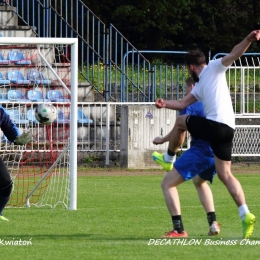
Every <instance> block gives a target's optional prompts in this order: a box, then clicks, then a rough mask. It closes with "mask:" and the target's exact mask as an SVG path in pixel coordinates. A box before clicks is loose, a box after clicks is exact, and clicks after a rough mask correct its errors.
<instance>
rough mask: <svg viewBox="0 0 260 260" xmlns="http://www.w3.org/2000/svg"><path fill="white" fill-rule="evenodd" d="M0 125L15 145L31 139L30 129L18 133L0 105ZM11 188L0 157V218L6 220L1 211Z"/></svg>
mask: <svg viewBox="0 0 260 260" xmlns="http://www.w3.org/2000/svg"><path fill="white" fill-rule="evenodd" d="M0 127H1V130H2V131H3V133H4V135H5V136H6V137H7V139H8V140H9V141H11V142H13V143H14V144H16V145H24V144H27V143H29V142H31V140H32V134H31V132H30V131H24V133H22V134H20V132H19V129H18V128H17V126H16V125H15V124H14V123H13V122H12V120H11V119H10V117H9V115H8V114H7V113H6V111H5V109H4V108H3V107H2V106H0ZM12 190H13V181H12V178H11V175H10V173H9V172H8V169H7V167H6V166H5V164H4V162H3V160H2V158H1V157H0V220H7V221H8V219H7V218H5V217H4V216H3V215H2V212H3V210H4V208H5V206H6V204H7V203H8V201H9V199H10V195H11V193H12Z"/></svg>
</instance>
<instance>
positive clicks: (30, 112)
mask: <svg viewBox="0 0 260 260" xmlns="http://www.w3.org/2000/svg"><path fill="white" fill-rule="evenodd" d="M26 119H27V120H29V122H30V123H33V124H36V125H38V124H39V122H38V121H37V119H36V117H35V110H34V109H29V110H27V112H26Z"/></svg>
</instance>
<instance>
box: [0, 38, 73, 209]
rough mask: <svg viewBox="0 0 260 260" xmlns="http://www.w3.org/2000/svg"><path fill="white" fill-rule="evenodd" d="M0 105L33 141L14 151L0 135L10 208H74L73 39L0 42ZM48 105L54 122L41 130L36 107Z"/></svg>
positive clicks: (12, 39)
mask: <svg viewBox="0 0 260 260" xmlns="http://www.w3.org/2000/svg"><path fill="white" fill-rule="evenodd" d="M0 41H1V45H0V64H1V66H0V102H1V104H2V106H3V107H4V108H5V109H6V112H7V113H8V114H9V116H10V117H11V119H12V120H13V122H14V123H15V124H16V125H17V127H18V129H19V130H20V132H21V133H22V132H23V131H24V130H28V129H29V130H30V131H32V133H33V140H32V142H31V143H29V144H27V145H26V146H15V145H13V144H11V143H10V142H9V140H8V139H7V138H6V137H5V135H4V134H3V133H2V132H1V134H0V138H1V139H0V144H1V146H0V156H2V158H3V160H4V162H5V163H6V165H7V167H8V169H9V171H10V174H11V175H12V178H13V180H14V187H15V188H14V191H13V193H12V196H11V199H10V201H9V206H12V207H23V206H25V205H27V206H31V205H35V206H38V207H41V206H49V207H56V206H57V205H62V206H64V207H65V208H69V209H72V210H75V209H76V208H77V200H76V197H77V193H76V188H77V174H76V171H77V97H78V92H77V87H78V86H77V85H78V82H77V78H78V75H77V74H78V73H77V72H78V64H77V55H78V53H77V50H78V42H77V39H75V38H70V39H68V38H21V37H1V39H0ZM41 103H51V104H53V105H54V106H55V107H56V109H57V118H56V120H55V121H54V122H53V123H52V124H51V125H42V124H40V123H39V122H38V121H37V120H36V118H35V114H34V112H35V108H36V107H37V105H39V104H41Z"/></svg>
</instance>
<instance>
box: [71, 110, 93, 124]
mask: <svg viewBox="0 0 260 260" xmlns="http://www.w3.org/2000/svg"><path fill="white" fill-rule="evenodd" d="M68 119H69V120H70V114H69V117H68ZM77 120H78V124H93V120H92V119H90V118H88V117H87V116H86V115H85V114H84V112H83V111H82V110H81V109H78V118H77Z"/></svg>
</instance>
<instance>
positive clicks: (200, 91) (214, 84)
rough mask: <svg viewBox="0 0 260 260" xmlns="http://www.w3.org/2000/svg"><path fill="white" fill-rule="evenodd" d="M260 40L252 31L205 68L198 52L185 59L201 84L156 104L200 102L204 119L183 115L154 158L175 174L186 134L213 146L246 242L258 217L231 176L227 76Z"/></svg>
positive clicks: (178, 106)
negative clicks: (174, 166)
mask: <svg viewBox="0 0 260 260" xmlns="http://www.w3.org/2000/svg"><path fill="white" fill-rule="evenodd" d="M258 40H260V30H255V31H252V32H251V33H250V34H248V36H247V37H246V38H244V39H243V40H242V41H241V42H240V43H239V44H237V45H236V46H235V47H234V48H233V49H232V51H231V52H230V53H229V54H228V55H226V56H224V57H223V58H221V59H217V60H213V61H211V62H209V64H208V65H207V64H206V57H205V55H204V54H203V53H202V52H201V51H199V50H195V51H192V52H190V53H188V54H187V55H186V56H185V61H186V64H187V68H188V71H189V74H190V75H191V76H192V77H193V79H194V80H195V81H196V82H198V84H196V86H195V88H194V89H193V90H192V92H191V93H190V94H189V95H187V96H185V97H184V98H183V99H182V100H163V99H161V98H160V99H158V100H156V102H155V106H156V107H157V108H169V109H174V110H182V109H183V108H185V107H187V106H188V105H190V104H192V103H194V102H196V101H198V100H201V101H202V103H203V107H204V113H205V118H203V117H199V116H193V115H183V116H179V117H177V119H176V122H175V125H174V128H173V130H172V135H171V138H170V142H169V147H168V151H167V153H165V154H164V155H163V154H160V155H158V154H157V155H156V156H157V160H156V158H155V157H154V156H153V158H154V160H155V161H156V162H157V163H158V164H160V165H162V166H163V168H164V169H165V170H167V171H171V170H172V163H173V161H174V156H175V153H176V152H177V151H178V149H179V147H180V146H181V145H182V143H183V141H184V137H185V135H184V134H183V133H184V132H185V131H189V132H190V134H191V135H192V136H193V137H194V138H195V139H202V140H204V141H207V142H209V143H210V145H211V148H212V150H213V152H214V157H215V166H216V171H217V174H218V176H219V178H220V180H221V181H222V182H223V183H224V184H225V185H226V187H227V189H228V191H229V193H230V195H231V196H232V198H233V199H234V201H235V203H236V205H237V206H238V210H239V215H240V217H241V220H242V227H243V238H248V237H250V235H251V234H252V232H253V229H254V222H255V216H254V215H253V214H252V213H250V212H249V209H248V207H247V204H246V200H245V195H244V192H243V189H242V187H241V184H240V182H239V181H238V180H237V179H236V178H235V177H234V175H233V174H232V172H231V152H232V142H233V137H234V131H235V117H234V112H233V107H232V102H231V97H230V93H229V91H228V87H227V81H226V75H225V72H226V70H227V68H228V67H229V66H230V65H232V63H233V62H234V61H235V60H237V59H238V58H239V57H241V56H242V55H243V54H244V53H245V51H246V50H247V49H248V47H249V46H250V44H251V43H252V42H253V41H258Z"/></svg>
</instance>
